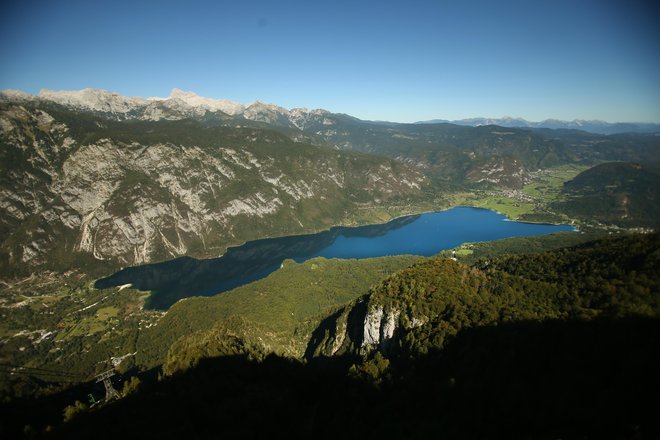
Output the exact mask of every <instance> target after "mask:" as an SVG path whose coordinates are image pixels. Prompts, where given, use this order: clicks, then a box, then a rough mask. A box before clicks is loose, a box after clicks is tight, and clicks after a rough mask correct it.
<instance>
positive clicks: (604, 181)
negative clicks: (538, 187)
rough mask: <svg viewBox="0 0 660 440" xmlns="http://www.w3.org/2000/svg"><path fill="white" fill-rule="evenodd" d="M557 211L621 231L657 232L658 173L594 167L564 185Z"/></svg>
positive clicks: (619, 165) (632, 166)
mask: <svg viewBox="0 0 660 440" xmlns="http://www.w3.org/2000/svg"><path fill="white" fill-rule="evenodd" d="M562 195H563V196H564V198H565V199H564V200H563V201H561V202H558V203H556V204H555V206H556V207H557V209H560V210H562V211H563V212H566V213H567V214H568V215H570V216H571V217H575V218H580V219H585V220H591V219H594V218H596V219H598V220H599V221H601V222H603V223H609V224H615V225H619V226H623V227H631V226H637V227H647V228H654V229H656V230H657V229H658V228H660V169H659V168H655V167H651V166H648V165H643V164H637V163H624V162H612V163H604V164H601V165H597V166H595V167H593V168H590V169H588V170H586V171H584V172H582V173H580V174H579V175H578V176H577V177H575V178H574V179H573V180H571V181H569V182H566V183H565V184H564V188H563V190H562Z"/></svg>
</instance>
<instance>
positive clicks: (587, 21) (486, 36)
mask: <svg viewBox="0 0 660 440" xmlns="http://www.w3.org/2000/svg"><path fill="white" fill-rule="evenodd" d="M659 18H660V17H659V16H658V12H656V10H655V8H653V5H652V2H649V1H644V0H632V1H630V0H629V1H623V0H611V1H595V0H584V1H574V0H573V1H567V0H558V1H555V2H529V1H504V2H490V1H485V0H480V1H466V2H445V1H411V2H405V3H404V2H399V1H397V2H388V1H380V2H376V1H363V2H359V3H358V2H347V1H343V0H342V1H337V2H331V3H330V2H325V3H317V2H301V1H281V2H267V1H253V2H244V3H241V4H238V3H237V2H226V1H220V2H205V1H190V2H186V3H176V2H168V1H153V0H146V1H139V2H135V1H132V2H127V1H124V0H122V1H114V2H107V1H103V2H87V1H82V0H72V1H67V2H66V3H64V2H61V3H58V2H48V1H40V0H26V1H22V2H13V3H9V2H4V3H3V4H2V6H0V57H1V59H2V60H3V68H2V70H1V71H0V89H19V90H23V91H26V92H28V93H32V94H36V93H38V91H39V90H40V89H41V88H48V89H54V90H77V89H82V88H85V87H93V88H100V89H106V90H111V91H114V92H117V93H121V94H123V95H130V96H143V97H149V96H167V95H168V94H169V91H170V89H172V88H173V87H179V88H181V89H184V90H192V91H194V92H196V93H198V94H199V95H201V96H206V97H210V98H226V99H230V100H233V101H237V102H241V103H248V102H253V101H256V100H260V101H264V102H271V103H275V104H278V105H281V106H283V107H287V108H293V107H308V108H319V107H320V108H325V109H327V110H330V111H333V112H341V113H348V114H351V115H353V116H356V117H359V118H361V119H370V120H390V121H397V122H414V121H419V120H429V119H447V120H455V119H463V118H470V117H478V116H483V117H502V116H505V115H507V116H511V117H522V118H525V119H527V120H530V121H540V120H544V119H548V118H555V119H563V120H572V119H587V120H591V119H600V120H605V121H609V122H660V57H658V56H657V54H658V53H660V30H659V29H658V27H657V23H658V22H659V20H658V19H659Z"/></svg>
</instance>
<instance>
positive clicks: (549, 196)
mask: <svg viewBox="0 0 660 440" xmlns="http://www.w3.org/2000/svg"><path fill="white" fill-rule="evenodd" d="M587 168H589V167H587V166H582V165H562V166H559V167H555V168H550V169H546V170H541V171H537V172H534V173H532V174H531V181H530V182H529V183H527V184H525V185H524V186H523V187H522V188H521V189H502V190H498V191H490V190H485V191H477V192H475V193H472V194H464V195H463V197H464V199H463V200H462V202H460V203H461V204H465V205H468V206H475V207H478V208H486V209H491V210H493V211H497V212H499V213H501V214H504V215H506V216H507V217H509V218H511V219H513V220H519V219H520V220H528V221H536V219H539V220H541V221H551V220H549V219H551V218H554V219H555V221H569V220H570V219H568V218H567V217H566V216H563V215H561V214H558V213H555V212H553V211H552V210H551V209H550V208H549V205H550V204H551V203H552V202H555V201H557V200H560V198H561V190H562V187H563V185H564V183H565V182H568V181H569V180H571V179H573V178H574V177H575V176H577V175H578V174H580V173H581V172H582V171H584V170H586V169H587ZM543 219H545V220H543Z"/></svg>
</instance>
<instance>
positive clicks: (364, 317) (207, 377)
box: [6, 234, 660, 439]
mask: <svg viewBox="0 0 660 440" xmlns="http://www.w3.org/2000/svg"><path fill="white" fill-rule="evenodd" d="M658 267H660V235H658V234H648V235H630V236H623V237H615V238H609V239H604V240H599V241H595V242H590V243H585V244H582V245H578V246H574V247H570V248H562V249H556V250H553V251H549V252H543V253H538V254H529V255H514V256H500V257H491V258H488V259H485V260H479V261H478V262H477V263H476V264H475V265H473V266H466V265H463V264H460V263H457V262H455V261H451V260H447V259H439V258H433V259H429V260H427V261H424V262H421V263H418V264H415V265H414V266H412V267H410V268H408V269H404V270H402V271H400V272H397V273H394V274H392V275H391V276H389V277H387V278H386V279H384V280H383V281H381V282H380V283H378V284H376V285H375V286H374V287H373V288H372V289H371V291H370V293H369V294H367V295H365V296H364V297H363V298H360V299H358V300H357V301H354V302H353V303H351V304H349V305H347V306H344V307H339V308H337V309H336V312H334V313H333V312H329V313H330V314H329V315H328V316H327V318H326V319H325V320H323V321H322V322H321V323H320V324H319V325H318V327H317V330H316V331H314V334H313V335H312V338H311V339H310V341H309V343H308V350H307V352H306V358H307V360H306V362H302V361H300V360H294V359H290V358H289V359H285V358H279V357H277V356H275V355H272V354H270V355H269V354H268V351H266V350H264V347H263V344H261V343H260V340H259V335H258V334H253V333H251V332H250V331H249V329H246V330H247V331H245V332H241V329H240V328H238V327H229V326H224V327H222V326H221V327H214V328H213V329H211V330H209V331H205V332H202V333H198V334H196V335H195V337H194V338H181V339H179V340H178V341H177V342H176V343H175V344H173V345H172V347H171V348H170V350H169V353H168V356H167V361H166V364H165V365H164V367H163V371H164V373H165V374H166V375H165V377H164V378H163V379H162V380H160V381H153V380H151V381H150V380H145V383H144V384H143V385H142V387H140V389H139V390H138V391H137V392H133V393H132V394H130V395H128V396H127V397H125V398H123V399H122V400H120V401H118V402H116V403H113V404H109V405H104V406H101V407H97V408H94V409H92V410H84V409H83V408H82V405H79V407H80V408H79V411H78V413H79V414H78V416H77V417H76V418H75V419H74V420H73V421H71V422H69V423H67V424H64V425H62V426H60V427H56V428H55V430H54V432H53V434H52V437H54V438H83V437H89V436H92V435H94V436H96V437H98V436H101V437H102V438H105V437H107V438H111V437H115V438H116V437H117V436H121V435H126V436H128V435H149V436H158V437H165V438H217V437H223V436H230V437H240V438H245V437H264V436H267V435H268V436H273V435H288V436H291V437H303V436H304V437H309V436H314V437H321V438H336V437H338V436H342V437H349V438H356V437H365V436H366V437H374V436H378V437H384V438H429V437H433V436H445V437H449V438H631V439H633V438H657V435H658V434H659V433H660V431H659V428H660V426H659V424H658V421H657V419H656V417H655V415H656V413H657V411H658V406H659V405H658V403H657V401H656V400H654V399H655V396H656V395H657V393H658V392H659V391H660V381H659V379H658V376H657V374H656V372H657V371H658V368H660V344H658V342H657V335H658V334H659V333H658V331H659V330H660V321H659V317H660V296H659V295H660V277H658V274H657V271H658ZM209 356H218V357H215V358H209ZM129 388H130V387H129ZM127 389H128V388H127ZM69 403H70V404H72V403H73V402H69ZM19 408H30V406H29V405H28V406H11V405H10V406H9V407H8V408H7V411H6V414H17V415H16V416H15V418H14V420H13V422H12V423H9V422H7V425H6V426H7V432H17V431H12V430H22V429H24V426H25V425H30V428H29V429H32V430H36V431H41V430H42V429H43V428H44V422H43V420H41V421H40V419H39V417H37V418H34V419H31V418H30V414H31V412H30V411H25V410H19ZM33 408H37V409H38V408H39V402H35V403H34V406H33ZM37 409H35V410H34V414H38V413H39V411H38V410H37ZM74 412H75V411H73V410H72V409H71V408H70V409H69V410H67V414H68V415H69V416H70V415H71V414H72V413H74ZM18 414H20V416H19V415H18ZM51 416H52V415H51ZM51 420H52V417H51ZM50 423H52V421H51V422H50Z"/></svg>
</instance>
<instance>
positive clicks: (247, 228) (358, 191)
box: [0, 104, 428, 271]
mask: <svg viewBox="0 0 660 440" xmlns="http://www.w3.org/2000/svg"><path fill="white" fill-rule="evenodd" d="M0 121H1V124H2V125H1V127H2V133H1V135H0V143H1V147H2V149H1V151H0V155H1V157H0V166H1V170H0V171H1V173H0V175H1V177H0V209H1V210H2V211H1V212H0V222H1V223H0V232H1V234H0V235H1V236H2V243H1V244H0V250H1V255H0V257H1V261H2V263H3V264H2V266H3V267H4V270H5V271H7V268H11V269H12V270H17V271H20V270H21V268H24V267H26V266H27V265H29V266H30V267H31V268H34V267H36V266H38V265H45V266H47V267H51V268H67V267H69V266H70V265H73V266H81V265H82V266H86V265H91V264H89V263H88V262H87V261H88V260H96V261H97V262H102V265H103V266H104V267H105V270H106V271H107V270H109V268H111V267H116V266H118V265H122V266H123V265H131V264H139V263H145V262H148V261H154V260H161V259H164V258H171V257H175V256H179V255H184V254H187V255H201V256H211V255H213V256H215V255H218V254H221V253H223V252H224V249H225V248H226V246H227V245H229V244H238V243H240V242H243V241H245V240H248V239H254V238H258V237H263V236H264V235H271V236H272V235H282V234H292V233H300V232H303V231H309V230H317V229H320V228H327V227H329V226H332V225H335V224H337V223H339V222H341V221H342V220H343V219H344V218H345V217H346V216H347V215H348V214H349V213H350V212H351V211H352V210H355V209H356V208H357V207H358V206H362V205H365V204H366V205H378V204H381V203H382V204H392V203H394V204H395V203H397V201H401V200H408V199H409V198H416V197H417V198H419V197H421V196H422V190H423V189H424V188H425V187H426V186H427V185H428V179H427V178H426V177H425V176H424V175H423V174H422V173H421V172H420V171H419V170H416V169H414V168H412V167H410V166H406V165H404V164H401V163H399V162H396V161H393V160H390V159H384V158H378V157H373V156H366V155H362V154H355V153H343V152H337V151H332V150H330V149H322V148H318V147H314V146H311V145H307V144H302V143H294V142H293V141H292V140H291V139H289V138H288V137H286V136H284V135H282V134H280V133H278V132H274V131H268V130H260V129H253V128H231V127H204V126H203V125H201V124H200V123H198V122H194V121H191V120H182V121H159V122H148V121H147V122H139V121H129V122H117V121H110V120H107V119H102V118H99V117H97V116H93V115H89V114H82V113H72V112H70V111H67V110H62V109H56V108H53V109H49V110H48V111H47V110H44V109H42V108H41V107H39V106H30V105H28V104H26V105H15V104H2V107H0Z"/></svg>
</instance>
